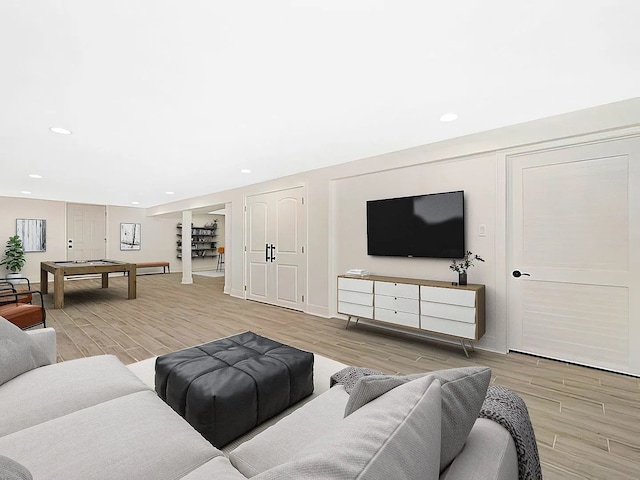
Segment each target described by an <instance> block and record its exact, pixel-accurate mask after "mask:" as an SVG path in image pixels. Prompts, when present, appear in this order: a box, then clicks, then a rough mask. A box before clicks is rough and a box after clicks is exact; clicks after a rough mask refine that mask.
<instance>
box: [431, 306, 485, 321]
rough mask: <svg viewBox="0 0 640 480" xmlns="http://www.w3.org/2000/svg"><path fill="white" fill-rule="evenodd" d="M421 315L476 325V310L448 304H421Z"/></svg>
mask: <svg viewBox="0 0 640 480" xmlns="http://www.w3.org/2000/svg"><path fill="white" fill-rule="evenodd" d="M420 313H421V314H422V315H426V316H428V317H438V318H444V319H448V320H456V321H458V322H466V323H476V309H475V308H471V307H462V306H460V305H448V304H446V303H434V302H420Z"/></svg>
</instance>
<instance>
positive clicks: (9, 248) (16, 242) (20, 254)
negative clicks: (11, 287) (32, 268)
mask: <svg viewBox="0 0 640 480" xmlns="http://www.w3.org/2000/svg"><path fill="white" fill-rule="evenodd" d="M25 262H26V260H25V258H24V247H23V246H22V240H21V239H20V237H19V236H17V235H14V236H13V237H9V240H8V241H7V244H6V246H5V249H4V257H2V261H0V265H4V266H5V268H6V269H7V270H8V271H9V272H11V273H10V274H9V275H7V277H10V276H14V277H15V276H16V275H17V276H19V273H20V270H22V267H24V264H25ZM12 274H13V275H12Z"/></svg>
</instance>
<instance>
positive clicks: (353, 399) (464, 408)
mask: <svg viewBox="0 0 640 480" xmlns="http://www.w3.org/2000/svg"><path fill="white" fill-rule="evenodd" d="M425 375H429V376H434V377H435V378H437V379H438V380H440V384H441V388H442V394H441V396H442V448H441V453H440V471H443V470H444V469H445V468H447V466H448V465H449V464H450V463H451V462H452V461H453V459H454V458H455V456H456V455H457V454H458V453H459V452H460V450H461V449H462V446H463V445H464V442H465V441H466V439H467V436H468V435H469V432H470V431H471V427H473V424H474V422H475V421H476V419H477V418H478V414H479V413H480V408H481V407H482V402H484V398H485V396H486V394H487V388H488V387H489V381H490V380H491V369H489V368H487V367H463V368H452V369H448V370H438V371H436V372H430V373H428V374H426V373H418V374H414V375H406V376H390V375H371V376H365V377H362V378H360V379H359V380H358V382H357V383H356V385H355V387H354V389H353V391H352V392H351V395H350V396H349V400H348V401H347V406H346V407H345V416H348V415H350V414H352V413H353V412H355V411H356V410H358V408H361V407H362V406H363V405H366V404H367V403H368V402H369V401H371V400H372V399H374V398H377V397H378V396H380V395H382V394H384V393H385V392H388V391H389V390H391V389H393V388H395V387H397V386H398V385H402V384H404V383H406V382H410V381H413V380H415V379H417V378H420V377H423V376H425Z"/></svg>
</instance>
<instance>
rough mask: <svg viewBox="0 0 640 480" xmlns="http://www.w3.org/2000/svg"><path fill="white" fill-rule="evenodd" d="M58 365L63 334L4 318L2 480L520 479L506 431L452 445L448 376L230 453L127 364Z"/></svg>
mask: <svg viewBox="0 0 640 480" xmlns="http://www.w3.org/2000/svg"><path fill="white" fill-rule="evenodd" d="M55 360H56V350H55V331H54V330H53V329H51V328H45V329H39V330H32V331H28V332H22V331H20V330H19V329H17V328H16V327H14V326H13V325H11V324H10V323H9V322H6V321H5V320H4V319H2V318H1V317H0V362H1V363H0V365H1V369H2V370H0V412H2V414H1V415H2V421H1V422H0V478H2V479H5V478H7V479H9V478H15V479H24V478H31V477H30V476H29V475H31V476H32V478H34V479H36V480H38V479H64V480H74V479H78V480H80V479H82V480H86V479H92V480H99V479H130V478H135V479H137V480H143V479H149V480H163V479H167V480H169V479H178V478H183V479H187V480H200V479H221V480H238V479H239V480H242V479H245V478H247V477H254V478H256V479H287V478H290V479H304V478H340V479H343V478H344V479H346V478H361V479H403V478H406V479H412V478H420V479H421V480H428V479H437V478H440V479H446V480H455V479H483V480H489V479H504V480H508V479H517V478H518V463H517V456H516V450H515V445H514V442H513V440H512V438H511V435H510V434H509V433H508V432H507V430H505V429H504V428H503V427H501V426H500V425H498V424H497V423H494V422H492V421H490V420H486V419H478V420H476V419H475V417H474V418H473V421H472V423H471V425H470V426H469V429H470V433H469V432H468V431H467V433H468V435H467V434H466V433H463V435H464V438H461V439H460V438H458V439H452V438H447V432H452V431H456V432H457V430H456V429H458V430H459V425H457V423H458V422H457V420H456V419H455V418H449V419H448V420H446V419H445V418H446V417H447V416H449V417H451V411H447V408H449V409H450V407H446V406H443V405H444V402H445V400H444V399H445V397H446V395H451V394H452V392H451V391H449V390H450V388H449V387H450V386H451V385H453V384H454V383H455V382H454V383H452V382H451V381H449V380H450V379H447V378H445V379H444V380H442V379H441V378H436V377H434V376H433V375H428V376H424V377H420V378H417V379H415V380H412V381H408V382H406V383H403V384H402V385H400V386H397V387H396V388H393V389H392V390H389V391H388V392H386V393H383V394H380V392H377V393H372V392H371V391H363V392H358V395H359V396H358V399H357V401H356V403H358V405H356V406H355V409H354V405H353V403H354V399H353V398H352V396H353V395H354V392H352V394H351V396H350V395H349V394H347V392H346V390H345V387H344V386H343V385H338V386H335V387H333V388H331V389H328V390H327V391H326V392H324V393H322V394H320V395H317V396H316V397H315V398H313V399H312V400H310V401H309V402H308V403H306V404H304V405H303V406H302V407H300V408H298V409H297V410H295V411H293V412H287V415H285V416H284V418H282V419H280V420H279V421H278V422H277V423H275V424H273V425H271V426H269V427H268V428H266V429H265V430H263V431H261V432H260V433H259V434H257V435H255V436H251V435H250V437H252V438H250V439H248V440H246V441H244V442H243V443H241V444H240V445H239V446H237V447H235V448H233V450H232V451H230V452H227V453H223V452H222V451H220V450H218V449H216V448H214V447H213V446H211V445H210V444H209V443H208V442H207V441H206V440H204V438H203V437H202V436H200V434H199V433H198V432H196V431H195V430H194V429H193V428H192V427H191V426H190V425H189V424H188V423H187V422H186V421H185V420H183V419H182V417H180V416H179V415H178V414H176V413H175V412H174V411H173V410H172V409H171V408H170V407H168V406H167V405H166V404H165V403H164V402H163V401H162V400H161V399H160V398H159V397H158V396H157V395H156V393H155V392H154V391H153V390H152V388H150V386H149V385H147V384H145V383H144V382H143V381H141V380H140V378H138V376H136V375H135V374H133V373H132V371H131V370H130V369H129V368H127V367H125V366H124V365H123V364H122V363H121V362H120V361H118V359H117V358H116V357H113V356H108V355H103V356H96V357H89V358H84V359H79V360H71V361H66V362H62V363H55ZM474 375H475V374H474ZM483 375H484V374H483ZM454 387H455V385H454ZM485 389H486V387H485ZM447 392H448V393H447ZM453 393H454V394H455V392H453ZM367 396H369V397H371V398H366V397H367ZM354 398H355V397H354ZM348 403H350V404H351V405H350V407H349V408H351V409H353V413H351V414H350V415H348V416H347V417H344V413H345V407H347V404H348ZM453 408H454V410H455V408H465V407H464V404H463V405H462V406H461V405H457V406H455V405H454V407H453ZM475 415H476V416H477V413H476V414H475ZM447 422H448V423H447ZM462 430H463V431H464V428H463V429H462ZM455 435H459V433H456V434H455ZM451 436H452V435H451V434H449V437H451ZM456 442H458V443H459V445H454V444H455V443H456ZM456 448H458V450H459V451H456ZM225 451H226V450H225ZM445 451H446V452H447V453H446V454H447V455H452V462H451V463H450V465H448V466H446V468H444V467H445V465H442V458H443V455H445V454H444V453H443V452H445ZM450 460H451V459H450ZM21 475H22V476H21Z"/></svg>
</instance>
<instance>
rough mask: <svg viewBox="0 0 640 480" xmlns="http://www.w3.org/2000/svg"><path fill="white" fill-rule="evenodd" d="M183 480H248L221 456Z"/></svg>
mask: <svg viewBox="0 0 640 480" xmlns="http://www.w3.org/2000/svg"><path fill="white" fill-rule="evenodd" d="M181 480H247V477H245V476H244V475H242V474H241V473H240V472H239V471H238V470H236V469H235V468H233V465H231V462H229V459H228V458H227V457H224V456H219V457H215V458H214V459H212V460H209V461H208V462H207V463H205V464H204V465H202V466H201V467H198V468H196V469H195V470H193V471H192V472H190V473H188V474H187V475H186V476H184V477H182V479H181Z"/></svg>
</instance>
